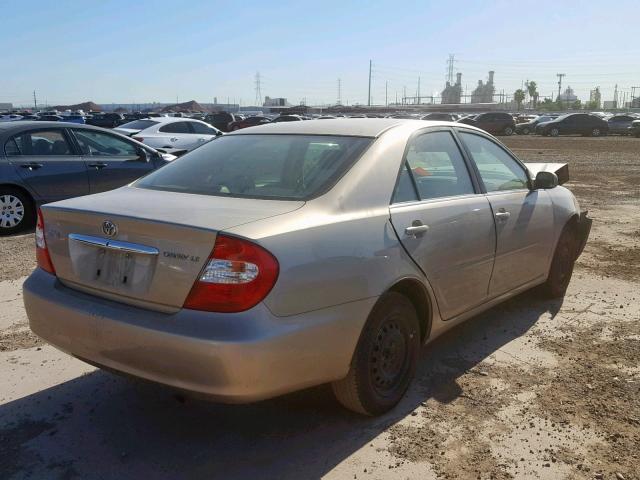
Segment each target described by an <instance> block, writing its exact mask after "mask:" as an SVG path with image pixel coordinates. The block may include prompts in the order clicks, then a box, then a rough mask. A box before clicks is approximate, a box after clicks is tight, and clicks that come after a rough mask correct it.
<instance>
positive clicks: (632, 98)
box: [631, 87, 640, 108]
mask: <svg viewBox="0 0 640 480" xmlns="http://www.w3.org/2000/svg"><path fill="white" fill-rule="evenodd" d="M636 88H640V87H631V108H634V105H635V102H634V100H635V99H636Z"/></svg>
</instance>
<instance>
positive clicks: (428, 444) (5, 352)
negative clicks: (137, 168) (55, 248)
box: [0, 137, 640, 480]
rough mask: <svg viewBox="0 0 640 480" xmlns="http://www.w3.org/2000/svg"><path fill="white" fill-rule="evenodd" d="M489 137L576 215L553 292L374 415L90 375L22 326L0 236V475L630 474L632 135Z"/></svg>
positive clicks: (638, 232) (636, 391)
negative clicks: (570, 202) (564, 286)
mask: <svg viewBox="0 0 640 480" xmlns="http://www.w3.org/2000/svg"><path fill="white" fill-rule="evenodd" d="M503 141H504V142H505V143H506V144H507V145H508V146H509V147H510V148H511V149H512V150H514V151H515V153H516V154H518V155H519V156H520V157H521V158H522V159H523V160H525V161H541V162H543V161H553V162H556V161H561V162H568V163H569V165H570V176H571V179H572V181H571V183H570V184H569V187H570V188H572V190H573V191H574V192H575V193H576V194H577V196H578V199H579V201H580V203H581V205H582V206H583V208H587V209H589V210H590V212H591V217H592V218H593V219H594V226H593V230H592V234H591V237H590V241H589V243H588V245H587V247H586V249H585V252H584V254H583V256H582V257H581V258H580V260H579V262H578V265H577V269H576V272H575V274H574V277H573V280H572V283H571V286H570V288H569V292H568V294H567V296H566V297H565V299H564V300H563V301H553V302H549V301H544V300H541V299H540V298H538V297H537V295H536V294H535V292H529V293H526V294H523V295H521V296H519V297H518V298H515V299H512V300H511V301H509V302H507V303H506V304H504V305H501V306H499V307H497V308H494V309H492V310H491V311H489V312H487V313H485V314H483V315H480V316H478V317H476V318H474V319H472V320H470V321H468V322H467V323H466V324H464V325H462V326H460V327H458V328H456V329H455V330H453V331H452V332H450V333H448V334H446V335H445V336H444V337H443V338H441V339H439V340H438V341H437V342H435V343H434V344H433V345H431V346H430V347H428V348H426V349H425V350H424V353H423V358H422V361H421V364H420V368H419V371H418V376H417V379H416V381H415V382H414V384H413V386H412V388H411V390H410V392H409V395H408V396H407V398H406V399H405V400H404V401H403V402H402V403H401V404H400V406H399V407H398V408H397V409H396V410H394V411H393V412H391V413H390V414H388V415H386V416H384V417H381V418H376V419H369V418H361V417H358V416H355V415H352V414H350V413H348V412H346V411H343V410H342V409H341V408H340V407H339V406H337V405H336V403H335V402H334V400H333V399H332V397H331V394H330V392H329V390H328V389H327V388H326V387H320V388H314V389H310V390H307V391H304V392H299V393H296V394H293V395H288V396H286V397H282V398H278V399H275V400H271V401H267V402H263V403H260V404H256V405H249V406H225V405H215V404H209V403H204V402H199V401H192V400H186V401H185V400H184V399H180V398H176V397H174V395H173V394H172V393H171V392H170V391H168V390H166V389H164V388H161V387H158V386H155V385H148V384H141V383H137V382H133V381H130V380H127V379H123V378H120V377H116V376H112V375H110V374H107V373H104V372H101V371H99V370H95V369H94V368H92V367H90V366H88V365H85V364H83V363H82V362H80V361H78V360H75V359H73V358H70V357H68V356H66V355H64V354H62V353H60V352H58V351H56V350H55V349H53V348H51V347H49V346H47V345H44V344H42V343H41V342H40V341H39V340H38V339H37V338H36V337H34V336H33V335H32V334H31V333H30V332H29V330H28V328H27V326H26V317H25V314H24V310H23V307H22V299H21V293H20V286H21V283H22V281H23V280H24V276H25V275H27V274H28V273H29V271H30V270H31V269H32V268H33V266H34V261H33V235H32V234H27V235H22V236H16V237H12V238H2V239H0V262H2V265H3V268H2V272H1V273H0V305H1V307H0V385H1V386H2V388H1V389H0V478H3V479H4V478H11V479H13V478H16V479H17V478H63V479H71V478H96V479H98V478H105V479H122V478H153V479H164V478H167V479H169V478H203V479H205V478H206V479H213V478H225V479H229V478H274V479H280V478H292V479H307V478H321V477H322V478H340V479H343V478H344V479H347V478H348V479H352V478H354V479H356V478H357V479H367V478H371V479H383V478H394V479H395V478H402V479H404V478H410V479H414V478H421V479H432V478H451V479H453V478H460V479H476V478H481V479H489V478H494V479H507V478H536V479H554V480H555V479H565V478H566V479H582V478H585V479H592V478H604V479H622V478H623V479H636V480H638V479H640V473H639V472H640V324H639V323H638V321H639V320H640V288H639V287H640V139H635V138H623V137H606V138H581V137H564V138H541V137H509V138H503Z"/></svg>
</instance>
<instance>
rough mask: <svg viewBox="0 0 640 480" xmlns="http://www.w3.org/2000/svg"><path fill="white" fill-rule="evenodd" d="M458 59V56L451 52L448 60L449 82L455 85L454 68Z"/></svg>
mask: <svg viewBox="0 0 640 480" xmlns="http://www.w3.org/2000/svg"><path fill="white" fill-rule="evenodd" d="M455 61H456V56H455V55H454V54H453V53H450V54H449V59H448V60H447V82H449V83H450V84H451V85H453V69H454V64H455Z"/></svg>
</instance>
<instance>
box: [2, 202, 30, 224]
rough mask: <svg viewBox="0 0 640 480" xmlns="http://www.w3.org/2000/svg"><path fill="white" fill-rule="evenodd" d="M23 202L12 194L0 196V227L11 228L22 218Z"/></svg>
mask: <svg viewBox="0 0 640 480" xmlns="http://www.w3.org/2000/svg"><path fill="white" fill-rule="evenodd" d="M24 213H25V209H24V204H23V203H22V201H21V200H20V199H19V198H18V197H16V196H14V195H10V194H9V195H1V196H0V228H13V227H16V226H17V225H19V224H20V222H22V220H23V219H24Z"/></svg>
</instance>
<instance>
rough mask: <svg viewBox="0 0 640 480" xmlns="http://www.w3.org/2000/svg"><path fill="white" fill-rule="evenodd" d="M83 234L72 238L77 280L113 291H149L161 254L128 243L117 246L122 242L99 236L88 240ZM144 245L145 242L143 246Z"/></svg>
mask: <svg viewBox="0 0 640 480" xmlns="http://www.w3.org/2000/svg"><path fill="white" fill-rule="evenodd" d="M77 237H79V236H75V237H73V238H70V241H69V256H70V258H71V264H72V269H73V276H74V277H75V278H74V279H72V280H74V281H79V282H80V283H82V284H84V285H87V286H90V287H93V288H97V289H100V290H105V291H109V292H112V293H123V294H127V295H134V296H135V295H143V294H145V293H146V292H148V291H149V288H150V286H151V282H152V280H153V276H154V273H155V269H156V263H157V260H158V256H157V255H155V254H150V253H148V250H149V249H148V247H147V251H145V250H144V249H142V248H140V249H138V250H139V251H138V252H136V248H134V247H132V245H135V244H130V243H127V244H126V246H127V247H128V248H126V249H123V248H117V246H118V245H123V244H124V242H120V244H112V245H110V244H109V242H105V241H103V240H101V242H102V243H98V239H95V240H94V241H89V240H87V237H82V238H81V239H80V240H78V238H77ZM140 247H143V246H140Z"/></svg>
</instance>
